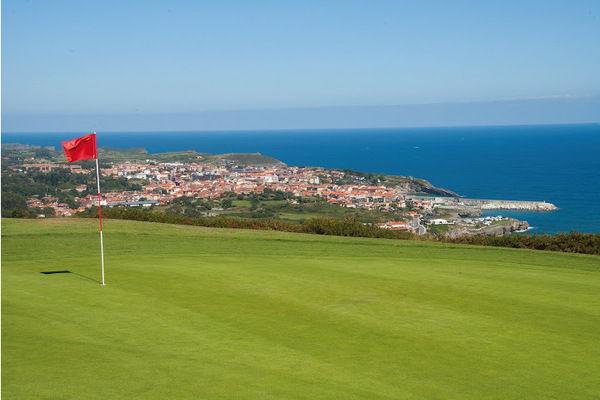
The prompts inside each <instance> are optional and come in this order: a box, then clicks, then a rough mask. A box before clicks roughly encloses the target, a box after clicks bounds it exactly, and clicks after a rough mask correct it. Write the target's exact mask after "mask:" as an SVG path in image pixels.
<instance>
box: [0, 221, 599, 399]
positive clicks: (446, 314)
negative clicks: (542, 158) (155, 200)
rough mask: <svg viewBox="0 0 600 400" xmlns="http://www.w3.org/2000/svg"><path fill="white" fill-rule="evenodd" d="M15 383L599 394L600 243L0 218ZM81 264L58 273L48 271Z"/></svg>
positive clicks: (11, 394)
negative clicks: (519, 245)
mask: <svg viewBox="0 0 600 400" xmlns="http://www.w3.org/2000/svg"><path fill="white" fill-rule="evenodd" d="M2 224H3V226H2V228H3V229H2V267H3V268H2V360H3V368H2V394H3V396H4V397H5V398H7V399H9V398H10V399H17V398H19V399H33V398H61V399H90V398H111V399H115V398H123V399H132V398H143V399H165V398H173V399H178V398H207V399H231V398H237V399H333V398H340V399H363V398H368V399H408V398H414V399H433V398H437V399H482V398H486V399H525V398H527V399H534V398H560V399H587V398H589V399H591V398H594V397H595V396H597V394H598V393H599V392H600V372H598V368H597V365H598V364H597V363H598V360H599V359H600V348H599V347H598V346H597V340H598V332H600V298H599V296H598V293H600V257H597V256H584V255H568V254H559V253H549V252H548V253H546V252H537V251H529V250H511V249H498V248H483V247H469V246H460V245H448V244H438V243H427V242H410V241H392V240H382V239H379V240H377V239H361V238H342V237H324V236H317V235H302V234H291V233H281V232H258V231H239V230H226V229H208V228H198V227H189V226H176V225H165V224H151V223H142V222H131V221H116V220H108V221H106V224H105V233H106V241H105V244H106V252H107V257H106V265H107V274H106V278H107V286H106V287H104V288H102V287H100V286H99V285H98V283H97V281H96V280H97V279H98V278H99V262H98V238H97V232H96V224H95V221H93V220H76V219H49V220H42V221H40V220H11V219H4V220H3V221H2ZM55 270H69V271H71V273H65V274H52V275H44V274H41V272H44V271H55Z"/></svg>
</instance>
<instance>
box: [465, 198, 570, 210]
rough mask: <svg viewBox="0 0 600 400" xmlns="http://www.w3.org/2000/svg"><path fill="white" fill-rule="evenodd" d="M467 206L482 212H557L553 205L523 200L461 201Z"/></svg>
mask: <svg viewBox="0 0 600 400" xmlns="http://www.w3.org/2000/svg"><path fill="white" fill-rule="evenodd" d="M460 202H462V203H463V204H464V205H466V206H475V207H479V208H481V209H482V210H525V211H556V210H558V207H556V206H555V205H554V204H552V203H548V202H546V201H521V200H488V199H460Z"/></svg>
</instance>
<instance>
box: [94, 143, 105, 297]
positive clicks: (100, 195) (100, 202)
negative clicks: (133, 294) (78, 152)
mask: <svg viewBox="0 0 600 400" xmlns="http://www.w3.org/2000/svg"><path fill="white" fill-rule="evenodd" d="M95 134H96V132H94V135H95ZM96 151H97V150H96ZM96 182H97V183H98V217H99V221H100V260H101V262H102V286H104V238H103V236H102V194H101V193H100V167H99V165H98V154H96Z"/></svg>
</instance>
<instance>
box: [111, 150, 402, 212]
mask: <svg viewBox="0 0 600 400" xmlns="http://www.w3.org/2000/svg"><path fill="white" fill-rule="evenodd" d="M102 174H103V175H110V176H114V177H124V178H127V179H130V180H131V179H132V180H135V181H136V182H141V183H142V185H143V187H144V188H143V190H142V191H141V192H121V193H115V194H112V195H107V196H106V201H107V204H108V205H109V206H110V205H111V203H114V202H121V203H122V202H132V201H140V200H142V201H152V202H156V203H158V204H167V203H169V202H170V201H172V200H174V199H176V198H178V197H183V196H186V197H194V198H202V199H215V198H219V197H221V196H222V195H223V194H225V193H235V194H251V193H262V192H263V191H265V190H266V189H268V190H272V191H281V192H286V193H291V194H293V195H294V196H299V197H317V196H318V197H321V198H323V199H325V200H326V201H327V202H328V203H331V204H338V205H340V206H344V207H351V208H356V207H360V208H366V209H375V208H379V209H393V208H403V207H404V206H405V202H404V195H405V193H402V192H401V191H400V190H398V189H394V188H388V187H385V186H370V185H357V184H336V183H334V182H336V181H338V180H339V179H341V178H342V177H343V176H344V173H343V172H341V171H335V170H325V169H322V168H304V167H288V166H269V167H244V168H238V167H225V166H213V165H207V164H200V163H197V164H196V163H134V162H124V163H120V164H116V165H114V166H112V167H111V168H106V169H103V170H102Z"/></svg>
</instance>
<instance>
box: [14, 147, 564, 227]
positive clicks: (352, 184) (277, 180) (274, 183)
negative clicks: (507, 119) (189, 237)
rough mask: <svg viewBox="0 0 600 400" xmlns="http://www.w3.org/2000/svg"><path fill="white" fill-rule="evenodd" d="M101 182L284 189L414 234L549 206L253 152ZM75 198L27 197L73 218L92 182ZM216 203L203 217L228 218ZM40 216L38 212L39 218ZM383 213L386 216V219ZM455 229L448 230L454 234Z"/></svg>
mask: <svg viewBox="0 0 600 400" xmlns="http://www.w3.org/2000/svg"><path fill="white" fill-rule="evenodd" d="M10 168H11V170H12V171H13V172H14V173H20V174H31V173H46V174H48V173H51V172H53V171H67V172H68V173H70V174H75V175H82V176H88V175H89V176H92V175H93V174H94V173H95V172H94V171H93V169H90V168H86V167H85V166H82V165H79V164H69V163H65V162H60V161H57V160H55V159H52V158H50V159H47V158H43V157H25V158H23V159H22V162H17V163H12V164H11V165H10ZM100 174H101V176H102V177H103V179H115V180H121V181H124V182H126V185H128V186H127V188H126V189H125V190H107V191H105V192H104V193H102V198H101V204H102V206H103V207H108V208H112V207H141V208H152V207H158V208H160V207H167V206H169V205H170V204H172V203H173V202H174V201H176V200H177V199H182V198H186V199H203V200H218V199H222V198H224V197H227V196H229V197H231V196H234V197H236V196H237V197H238V198H240V199H241V198H244V196H253V195H259V194H262V193H265V192H269V193H283V194H285V201H286V202H287V203H288V205H289V206H290V207H293V206H294V205H296V204H298V202H299V201H301V199H307V198H312V199H318V200H319V201H320V202H322V204H323V206H324V207H341V208H344V209H346V210H352V209H354V210H357V211H362V210H364V211H370V212H377V213H378V215H380V216H381V217H380V218H378V220H377V221H373V222H371V223H373V224H376V225H377V226H379V227H380V228H383V229H390V230H400V231H408V232H412V233H415V234H425V233H427V232H437V233H443V234H446V235H451V234H458V233H460V234H468V233H469V232H471V233H472V232H479V233H482V234H493V235H504V234H507V233H510V232H514V231H522V230H527V229H528V225H527V223H526V222H525V221H518V220H514V219H511V218H505V217H502V216H483V215H482V212H483V211H484V210H496V209H497V210H502V209H510V210H533V211H554V210H556V207H555V206H554V205H552V204H551V203H547V202H530V201H507V200H482V199H465V198H462V197H459V196H458V195H456V194H454V193H453V192H450V191H447V190H445V189H441V188H436V187H434V186H432V185H431V184H429V182H427V181H424V180H419V179H416V178H412V177H386V176H383V175H379V176H377V175H366V174H361V173H357V172H352V171H343V170H336V169H325V168H319V167H297V166H288V165H286V164H284V163H282V162H280V161H278V160H275V159H272V158H269V157H262V156H261V155H255V157H254V158H253V159H252V161H251V162H248V160H247V158H244V157H243V156H242V155H239V156H238V157H235V155H230V157H227V158H217V159H211V160H210V161H209V162H207V160H206V157H202V156H197V157H196V159H194V158H192V159H188V160H185V161H173V160H170V161H161V160H158V159H154V158H152V157H150V156H149V157H148V158H147V159H145V160H119V161H113V162H110V163H108V164H104V165H103V166H102V168H101V170H100ZM69 190H70V192H71V193H74V196H73V200H74V201H73V202H71V204H67V203H66V202H61V200H60V199H59V198H58V197H57V196H52V195H45V196H40V195H37V196H30V197H29V198H27V206H28V207H30V208H32V209H51V210H52V214H53V215H55V216H73V215H76V214H78V213H81V212H84V211H86V210H89V209H90V208H92V207H95V206H97V204H98V196H97V194H96V193H95V186H93V185H90V184H89V183H88V184H84V183H82V184H79V185H76V186H74V187H73V188H69ZM229 212H231V210H226V209H225V208H224V207H222V206H221V204H216V205H213V207H212V208H211V209H210V210H206V211H205V213H204V215H206V216H217V215H227V214H228V213H229ZM43 215H44V214H40V215H39V216H40V217H42V216H43ZM386 215H387V216H388V217H387V218H386ZM452 232H454V233H452Z"/></svg>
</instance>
